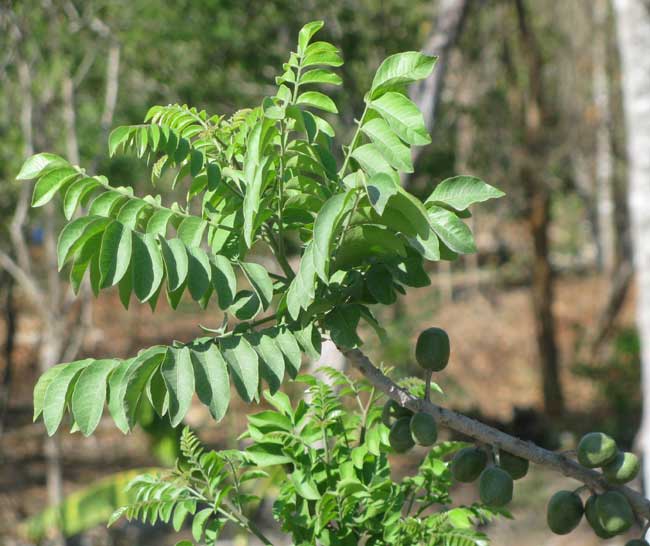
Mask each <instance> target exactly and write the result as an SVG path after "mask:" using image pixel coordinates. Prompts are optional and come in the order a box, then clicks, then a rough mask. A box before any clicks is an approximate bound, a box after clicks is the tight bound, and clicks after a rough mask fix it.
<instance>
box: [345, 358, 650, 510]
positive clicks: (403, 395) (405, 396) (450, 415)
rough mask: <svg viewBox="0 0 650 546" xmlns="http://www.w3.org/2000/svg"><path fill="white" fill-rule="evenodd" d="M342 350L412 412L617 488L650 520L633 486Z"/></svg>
mask: <svg viewBox="0 0 650 546" xmlns="http://www.w3.org/2000/svg"><path fill="white" fill-rule="evenodd" d="M341 351H342V352H343V354H344V355H345V356H346V357H347V358H348V360H349V362H350V363H351V364H352V365H353V366H354V367H356V368H357V369H358V370H359V371H360V372H361V373H362V374H363V375H364V376H365V377H366V378H367V379H368V381H370V383H371V384H372V385H373V386H374V387H375V388H377V389H379V390H380V391H382V392H383V393H384V394H386V395H387V396H389V397H390V398H392V399H393V400H395V401H396V402H398V403H399V404H400V405H401V406H405V407H407V408H408V409H410V410H412V411H416V412H418V411H423V412H425V413H429V414H431V415H433V417H434V418H435V420H436V421H437V422H438V424H440V425H442V426H445V427H447V428H449V429H451V430H454V431H456V432H460V433H461V434H464V435H465V436H469V437H470V438H473V439H474V440H477V441H479V442H483V443H486V444H490V445H492V446H495V447H498V448H500V449H503V450H504V451H507V452H508V453H512V454H513V455H517V456H518V457H522V458H524V459H527V460H529V461H531V462H533V463H536V464H539V465H541V466H544V467H546V468H550V469H551V470H555V471H556V472H560V473H561V474H564V475H565V476H568V477H570V478H573V479H575V480H578V481H579V482H582V483H583V484H585V485H586V486H587V487H589V489H591V490H592V491H597V492H602V491H605V490H607V489H616V490H617V491H619V492H621V493H622V494H623V495H625V497H626V498H627V500H628V501H629V502H630V505H631V506H632V508H633V509H634V511H635V512H636V514H637V515H638V516H639V517H640V518H642V519H644V520H647V519H650V501H648V500H647V499H646V498H644V497H643V496H642V495H641V494H640V493H638V492H636V491H634V490H632V489H630V488H629V487H626V486H612V485H609V484H608V483H607V482H606V481H605V479H604V478H603V477H602V475H601V474H600V473H599V472H596V471H595V470H590V469H588V468H585V467H583V466H582V465H580V464H578V463H577V462H576V461H574V460H572V459H569V458H568V457H567V456H565V455H562V454H559V453H554V452H552V451H549V450H547V449H544V448H541V447H539V446H538V445H536V444H534V443H532V442H525V441H523V440H520V439H519V438H515V437H514V436H510V435H509V434H506V433H505V432H501V431H500V430H497V429H495V428H492V427H490V426H488V425H485V424H484V423H481V422H480V421H476V420H474V419H470V418H469V417H466V416H465V415H462V414H460V413H456V412H455V411H452V410H449V409H446V408H443V407H440V406H438V405H436V404H433V403H431V402H428V401H425V400H423V399H422V398H416V397H415V396H413V395H412V394H410V393H408V392H407V391H406V390H404V389H402V388H401V387H399V386H398V385H396V384H395V383H394V382H393V381H392V380H391V379H390V378H388V377H387V376H386V375H384V373H383V372H382V371H381V370H379V369H378V368H376V367H375V365H374V364H373V363H372V362H371V361H370V359H369V358H368V357H367V356H366V355H365V354H363V353H362V352H361V351H360V350H359V349H341Z"/></svg>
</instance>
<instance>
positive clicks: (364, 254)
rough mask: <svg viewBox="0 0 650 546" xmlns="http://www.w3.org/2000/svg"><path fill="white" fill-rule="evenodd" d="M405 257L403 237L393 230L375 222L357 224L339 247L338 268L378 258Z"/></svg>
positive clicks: (354, 265) (346, 267) (353, 265)
mask: <svg viewBox="0 0 650 546" xmlns="http://www.w3.org/2000/svg"><path fill="white" fill-rule="evenodd" d="M398 256H401V257H405V256H406V249H405V247H404V242H403V240H402V238H401V237H399V236H398V235H396V234H395V233H393V232H392V231H391V230H389V229H386V228H383V227H379V226H376V225H373V224H363V225H357V226H354V227H353V228H351V229H349V230H348V232H347V233H346V234H345V237H344V238H343V241H342V242H341V244H340V245H339V246H338V247H337V251H336V256H335V258H336V268H337V269H349V268H351V267H356V266H359V265H362V264H365V263H366V262H372V261H376V260H378V259H391V258H392V259H395V258H397V257H398Z"/></svg>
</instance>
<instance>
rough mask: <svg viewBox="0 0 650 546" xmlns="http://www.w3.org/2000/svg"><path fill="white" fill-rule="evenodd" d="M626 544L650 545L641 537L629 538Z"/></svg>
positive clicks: (632, 545)
mask: <svg viewBox="0 0 650 546" xmlns="http://www.w3.org/2000/svg"><path fill="white" fill-rule="evenodd" d="M625 546H650V544H648V543H647V542H646V541H645V540H642V539H640V538H633V539H632V540H628V541H627V542H626V543H625Z"/></svg>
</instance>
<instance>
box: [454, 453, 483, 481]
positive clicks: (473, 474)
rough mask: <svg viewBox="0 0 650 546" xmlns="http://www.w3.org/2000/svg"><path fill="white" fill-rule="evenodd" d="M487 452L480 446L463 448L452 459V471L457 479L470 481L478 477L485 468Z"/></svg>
mask: <svg viewBox="0 0 650 546" xmlns="http://www.w3.org/2000/svg"><path fill="white" fill-rule="evenodd" d="M487 461H488V458H487V453H485V451H483V450H482V449H480V448H478V447H465V448H463V449H461V450H460V451H459V452H458V453H456V455H455V456H454V459H453V460H452V461H451V473H452V475H453V476H454V478H455V479H456V481H459V482H462V483H470V482H473V481H474V480H476V479H478V477H479V476H480V475H481V472H483V470H484V469H485V465H486V464H487Z"/></svg>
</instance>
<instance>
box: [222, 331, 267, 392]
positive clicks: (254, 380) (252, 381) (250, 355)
mask: <svg viewBox="0 0 650 546" xmlns="http://www.w3.org/2000/svg"><path fill="white" fill-rule="evenodd" d="M219 343H220V346H221V352H222V354H223V356H224V358H225V359H226V362H227V363H228V367H229V368H230V371H231V377H232V379H233V382H234V384H235V387H236V388H237V392H238V393H239V396H241V397H242V399H243V400H244V402H252V401H253V400H254V399H255V397H256V396H257V387H258V385H259V365H258V357H257V353H256V352H255V349H253V347H251V344H250V343H249V342H248V341H247V340H246V339H245V338H243V337H241V336H230V337H225V338H222V339H221V340H220V341H219Z"/></svg>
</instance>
